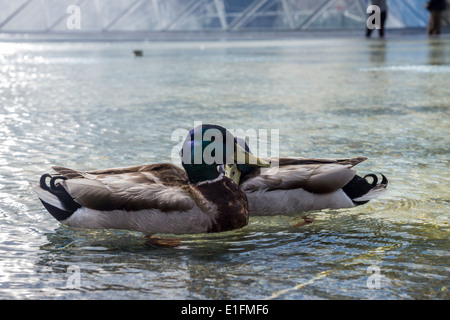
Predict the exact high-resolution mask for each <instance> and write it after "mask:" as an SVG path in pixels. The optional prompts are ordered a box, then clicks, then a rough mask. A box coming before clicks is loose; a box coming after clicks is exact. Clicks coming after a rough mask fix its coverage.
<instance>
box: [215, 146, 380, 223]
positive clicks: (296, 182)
mask: <svg viewBox="0 0 450 320" xmlns="http://www.w3.org/2000/svg"><path fill="white" fill-rule="evenodd" d="M236 140H237V142H238V144H240V145H241V146H245V149H246V151H248V152H250V153H251V151H250V150H249V148H248V146H247V144H246V143H245V142H244V141H243V140H242V139H239V138H237V139H236ZM266 160H268V161H270V162H271V163H272V166H271V167H270V168H253V167H250V166H248V165H246V164H234V165H233V166H226V168H225V169H223V168H222V170H225V172H227V174H228V175H229V176H231V177H233V178H234V181H235V182H237V183H239V185H240V187H241V189H242V190H244V191H245V193H246V195H247V198H248V204H249V214H250V216H272V215H293V214H297V213H302V212H308V211H314V210H322V209H340V208H351V207H354V206H358V205H362V204H365V203H367V202H369V201H370V200H371V199H374V198H376V197H378V196H379V195H380V194H382V193H383V191H384V190H385V188H386V187H387V184H388V180H387V178H386V177H385V176H384V175H382V174H381V177H382V179H381V181H380V183H378V182H379V180H378V178H377V176H376V175H375V174H368V175H365V176H364V177H361V176H359V175H357V174H356V171H355V170H354V169H353V167H354V166H355V165H357V164H359V163H361V162H363V161H365V160H367V158H366V157H357V158H349V159H306V158H297V157H284V158H283V157H281V158H273V159H266ZM367 178H371V180H372V181H371V182H369V181H368V180H367Z"/></svg>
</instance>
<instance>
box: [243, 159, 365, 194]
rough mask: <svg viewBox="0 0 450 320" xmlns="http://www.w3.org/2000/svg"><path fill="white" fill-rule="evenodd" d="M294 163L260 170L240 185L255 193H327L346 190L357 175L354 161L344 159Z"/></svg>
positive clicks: (283, 162)
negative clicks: (346, 186)
mask: <svg viewBox="0 0 450 320" xmlns="http://www.w3.org/2000/svg"><path fill="white" fill-rule="evenodd" d="M285 159H286V158H285ZM294 159H295V158H290V160H289V161H288V162H289V164H287V162H286V161H285V160H281V161H280V165H279V166H276V165H275V166H272V167H271V168H263V169H260V170H259V171H258V172H257V173H256V172H255V174H253V175H252V176H251V177H249V178H248V179H247V180H245V181H244V182H243V183H242V184H241V188H242V190H244V191H246V192H253V191H259V190H265V191H272V190H291V189H297V188H302V189H304V190H306V191H309V192H312V193H328V192H333V191H336V190H338V189H340V188H342V187H344V186H345V185H346V184H347V183H348V182H349V181H351V180H352V178H353V177H354V176H355V175H356V171H355V170H352V169H351V168H352V167H353V166H354V165H355V161H348V160H349V159H344V160H345V162H344V161H343V163H342V162H341V163H339V162H337V160H333V159H328V160H326V159H315V160H314V161H312V160H313V159H307V160H308V161H305V162H302V161H299V160H300V159H297V160H295V161H299V162H300V164H299V163H298V162H295V161H294ZM303 160H305V159H303ZM361 160H362V159H361ZM327 162H328V163H327ZM360 162H361V161H360ZM292 163H295V164H292Z"/></svg>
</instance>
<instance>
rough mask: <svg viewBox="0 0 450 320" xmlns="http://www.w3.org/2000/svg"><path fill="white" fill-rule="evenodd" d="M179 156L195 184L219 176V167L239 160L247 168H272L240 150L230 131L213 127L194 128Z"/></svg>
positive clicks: (190, 179)
mask: <svg viewBox="0 0 450 320" xmlns="http://www.w3.org/2000/svg"><path fill="white" fill-rule="evenodd" d="M180 155H181V162H182V165H183V167H184V169H185V170H186V173H187V174H188V177H189V181H190V182H191V183H194V184H195V183H199V182H203V181H209V180H214V179H216V178H217V177H219V176H220V172H219V171H218V169H217V167H218V166H220V165H226V164H230V165H232V164H234V163H236V162H237V161H240V162H242V164H246V165H248V166H256V167H266V166H269V163H268V162H266V161H264V160H261V159H258V158H257V157H255V156H253V155H251V154H250V153H248V152H246V151H245V150H244V149H243V148H242V147H240V146H239V145H238V144H237V143H236V140H235V138H234V136H233V135H232V134H231V133H230V132H229V131H228V130H226V129H225V128H223V127H221V126H218V125H211V124H204V125H200V126H197V127H195V128H194V129H192V130H191V131H190V132H189V134H188V136H187V137H186V139H185V141H184V143H183V148H182V150H181V152H180ZM233 180H234V179H233Z"/></svg>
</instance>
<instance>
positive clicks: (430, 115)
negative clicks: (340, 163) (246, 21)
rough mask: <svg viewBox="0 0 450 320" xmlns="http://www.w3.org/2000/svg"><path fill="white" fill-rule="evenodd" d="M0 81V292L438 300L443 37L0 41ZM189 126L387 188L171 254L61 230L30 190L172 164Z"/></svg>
mask: <svg viewBox="0 0 450 320" xmlns="http://www.w3.org/2000/svg"><path fill="white" fill-rule="evenodd" d="M135 49H141V50H143V52H144V55H143V57H139V58H136V57H134V56H133V54H132V51H133V50H135ZM0 70H1V72H0V228H1V229H0V230H1V231H0V299H448V298H450V295H449V291H448V284H449V274H450V273H449V271H450V265H449V256H450V250H449V249H450V246H449V235H450V230H449V216H450V210H449V164H448V156H449V143H450V132H449V128H450V121H449V120H450V117H449V113H450V112H449V107H450V87H449V85H448V84H449V83H450V81H449V80H450V39H448V38H442V39H426V38H420V37H419V38H404V39H402V38H397V39H388V40H385V41H380V40H378V39H371V40H366V39H302V40H282V41H275V40H272V41H246V42H244V41H235V42H234V41H229V42H173V43H169V42H167V43H166V42H154V43H152V42H148V43H133V42H121V43H0ZM195 121H202V122H203V123H208V122H210V123H217V124H221V125H223V126H225V127H227V128H230V129H244V130H246V129H255V130H259V129H279V138H280V146H279V154H280V155H296V156H303V157H340V158H342V157H354V156H361V155H363V156H367V157H368V158H369V160H368V161H367V162H365V163H362V164H360V165H358V170H359V171H360V172H361V173H362V174H366V173H371V172H374V173H378V172H382V173H384V174H385V175H386V176H387V177H388V178H389V182H390V184H389V189H388V191H387V192H386V193H385V194H384V195H383V196H382V197H380V198H378V199H376V200H373V201H371V202H370V203H369V204H367V205H364V206H360V207H356V208H352V209H342V210H324V211H319V212H311V213H309V214H308V216H309V217H312V218H314V219H315V220H314V222H313V223H311V224H308V225H306V226H302V227H294V225H295V224H296V223H298V222H299V221H301V217H302V214H299V215H297V216H293V217H283V216H275V217H253V218H251V219H250V223H249V225H248V226H247V227H245V228H243V229H240V230H235V231H232V232H226V233H222V234H210V235H186V236H181V237H180V238H181V243H180V244H179V245H177V246H176V247H174V248H172V247H168V248H162V247H155V246H149V245H148V244H146V242H145V238H144V236H143V235H142V234H141V233H138V232H129V231H119V230H77V229H72V228H68V227H64V226H61V225H60V224H59V223H58V222H57V221H56V220H54V219H53V217H51V216H50V215H49V214H48V213H47V212H46V210H45V209H44V208H43V207H42V205H41V203H40V202H39V200H38V199H37V198H36V197H35V196H34V194H33V193H32V192H31V188H30V183H36V182H37V181H38V179H39V177H40V175H41V174H43V173H46V172H49V171H50V170H51V166H52V165H64V166H67V167H71V168H75V169H80V170H89V169H99V168H109V167H123V166H132V165H138V164H143V163H157V162H166V161H172V158H171V156H172V153H173V149H174V147H175V146H176V143H178V140H177V141H176V142H174V141H173V140H172V133H173V132H174V131H175V130H176V129H180V128H181V129H190V128H191V127H192V126H193V125H194V122H195Z"/></svg>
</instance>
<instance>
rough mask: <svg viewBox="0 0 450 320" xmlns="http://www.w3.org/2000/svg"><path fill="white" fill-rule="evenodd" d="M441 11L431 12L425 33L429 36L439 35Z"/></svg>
mask: <svg viewBox="0 0 450 320" xmlns="http://www.w3.org/2000/svg"><path fill="white" fill-rule="evenodd" d="M441 15H442V12H441V11H431V12H430V20H429V21H428V28H427V33H428V34H429V35H434V34H440V33H441Z"/></svg>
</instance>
